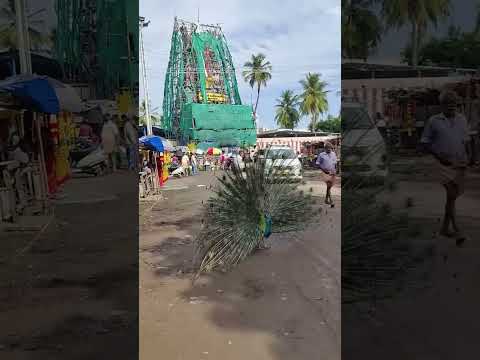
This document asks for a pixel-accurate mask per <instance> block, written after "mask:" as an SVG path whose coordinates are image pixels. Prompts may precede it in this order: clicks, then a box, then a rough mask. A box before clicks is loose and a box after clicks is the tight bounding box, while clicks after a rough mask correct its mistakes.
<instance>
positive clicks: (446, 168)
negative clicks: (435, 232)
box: [421, 91, 469, 246]
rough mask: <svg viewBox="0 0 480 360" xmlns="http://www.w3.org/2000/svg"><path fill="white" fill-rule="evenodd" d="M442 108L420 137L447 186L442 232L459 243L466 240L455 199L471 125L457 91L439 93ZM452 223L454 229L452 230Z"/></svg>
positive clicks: (459, 191)
mask: <svg viewBox="0 0 480 360" xmlns="http://www.w3.org/2000/svg"><path fill="white" fill-rule="evenodd" d="M440 104H441V107H442V110H443V111H442V112H441V113H439V114H437V115H434V116H432V117H431V118H430V119H429V121H428V123H427V124H426V126H425V129H424V131H423V134H422V138H421V150H422V151H424V152H427V153H429V154H431V155H433V157H434V158H435V159H436V162H435V163H436V166H437V169H436V172H434V174H435V175H438V177H439V179H438V180H439V181H440V183H441V184H442V186H443V187H444V189H445V193H446V203H445V214H444V218H443V223H442V227H441V229H440V234H441V235H443V236H447V237H455V238H456V244H457V246H461V245H462V244H463V242H464V241H465V240H466V238H465V236H464V235H463V234H462V232H461V231H460V229H459V227H458V224H457V219H456V209H455V202H456V200H457V199H458V198H459V197H460V196H461V195H462V194H463V193H464V188H465V176H466V169H467V163H468V158H467V146H468V141H469V134H468V125H467V121H466V119H465V117H464V116H463V115H461V114H460V113H458V112H457V95H456V93H455V92H453V91H447V92H444V93H442V94H441V95H440ZM450 226H451V227H452V229H453V232H450Z"/></svg>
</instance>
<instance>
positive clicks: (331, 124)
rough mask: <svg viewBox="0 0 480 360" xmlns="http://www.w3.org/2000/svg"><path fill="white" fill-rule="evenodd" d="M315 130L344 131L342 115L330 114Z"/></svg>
mask: <svg viewBox="0 0 480 360" xmlns="http://www.w3.org/2000/svg"><path fill="white" fill-rule="evenodd" d="M314 131H323V132H331V133H340V132H341V131H342V129H341V119H340V116H333V115H330V114H329V115H328V117H327V118H326V119H325V120H322V121H319V122H318V123H317V126H316V127H315V129H314Z"/></svg>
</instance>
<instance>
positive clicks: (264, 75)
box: [242, 53, 272, 117]
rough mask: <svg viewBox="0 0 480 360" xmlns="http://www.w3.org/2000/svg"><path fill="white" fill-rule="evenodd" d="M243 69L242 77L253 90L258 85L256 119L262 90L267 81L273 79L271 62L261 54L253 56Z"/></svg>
mask: <svg viewBox="0 0 480 360" xmlns="http://www.w3.org/2000/svg"><path fill="white" fill-rule="evenodd" d="M243 67H244V70H243V73H242V75H243V78H244V79H245V81H246V82H248V83H249V84H250V86H251V87H252V89H253V88H254V86H255V85H257V100H256V101H255V108H254V109H253V115H254V116H255V117H256V114H257V106H258V99H259V97H260V88H261V87H262V86H264V87H265V86H267V81H268V80H270V79H271V78H272V74H271V71H272V65H271V64H270V61H266V60H265V55H264V54H261V53H260V54H257V55H252V58H251V59H250V61H247V62H246V63H245V64H244V65H243Z"/></svg>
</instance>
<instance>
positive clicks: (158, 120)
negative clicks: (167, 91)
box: [139, 100, 163, 126]
mask: <svg viewBox="0 0 480 360" xmlns="http://www.w3.org/2000/svg"><path fill="white" fill-rule="evenodd" d="M158 109H159V108H158V107H154V108H152V105H151V104H150V107H149V113H150V120H151V121H152V125H159V126H161V125H162V121H163V115H160V114H159V113H158ZM139 112H140V117H139V121H140V125H147V106H146V103H145V100H142V102H141V104H140V109H139Z"/></svg>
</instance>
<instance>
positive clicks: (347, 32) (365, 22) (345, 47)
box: [342, 0, 382, 61]
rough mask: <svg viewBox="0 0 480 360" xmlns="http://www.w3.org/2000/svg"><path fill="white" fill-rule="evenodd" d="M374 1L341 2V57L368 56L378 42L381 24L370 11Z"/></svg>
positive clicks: (352, 0) (353, 0) (350, 0)
mask: <svg viewBox="0 0 480 360" xmlns="http://www.w3.org/2000/svg"><path fill="white" fill-rule="evenodd" d="M373 3H374V0H345V1H342V57H343V58H348V59H352V58H360V59H363V60H365V61H366V59H367V57H368V55H369V54H370V53H371V51H372V50H373V49H375V48H376V47H377V45H378V43H379V42H380V39H381V35H382V24H381V23H380V21H379V19H378V17H377V15H376V14H375V13H374V12H373V11H372V10H371V9H370V6H371V5H372V4H373Z"/></svg>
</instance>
